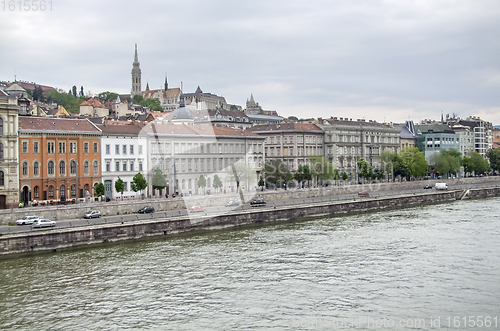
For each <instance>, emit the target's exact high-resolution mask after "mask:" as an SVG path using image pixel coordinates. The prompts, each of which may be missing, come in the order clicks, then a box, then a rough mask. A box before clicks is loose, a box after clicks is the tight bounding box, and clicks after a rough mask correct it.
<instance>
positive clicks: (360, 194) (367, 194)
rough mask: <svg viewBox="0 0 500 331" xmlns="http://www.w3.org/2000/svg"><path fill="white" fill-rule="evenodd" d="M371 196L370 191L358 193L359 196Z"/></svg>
mask: <svg viewBox="0 0 500 331" xmlns="http://www.w3.org/2000/svg"><path fill="white" fill-rule="evenodd" d="M369 196H370V194H369V193H368V192H364V191H363V192H359V193H358V197H369Z"/></svg>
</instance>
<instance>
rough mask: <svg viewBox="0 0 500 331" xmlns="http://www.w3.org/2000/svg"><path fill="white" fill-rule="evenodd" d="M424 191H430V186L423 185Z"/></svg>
mask: <svg viewBox="0 0 500 331" xmlns="http://www.w3.org/2000/svg"><path fill="white" fill-rule="evenodd" d="M424 190H432V185H425V186H424Z"/></svg>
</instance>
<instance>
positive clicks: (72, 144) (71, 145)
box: [69, 142, 76, 154]
mask: <svg viewBox="0 0 500 331" xmlns="http://www.w3.org/2000/svg"><path fill="white" fill-rule="evenodd" d="M69 149H70V151H69V152H70V153H71V154H76V142H70V143H69Z"/></svg>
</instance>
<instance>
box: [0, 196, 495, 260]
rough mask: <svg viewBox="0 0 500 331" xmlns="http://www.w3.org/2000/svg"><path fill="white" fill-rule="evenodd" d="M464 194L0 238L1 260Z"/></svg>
mask: <svg viewBox="0 0 500 331" xmlns="http://www.w3.org/2000/svg"><path fill="white" fill-rule="evenodd" d="M462 193H463V191H462V190H456V191H443V192H433V193H420V194H411V195H404V196H399V197H384V198H363V199H359V200H356V201H340V202H322V203H315V204H309V205H298V206H282V207H276V208H256V209H252V210H245V211H238V212H232V213H228V214H224V215H216V216H213V217H211V216H210V215H209V216H204V215H201V216H200V217H198V218H194V219H193V218H191V219H190V218H188V217H175V218H171V219H156V220H147V221H133V222H127V223H124V224H102V225H94V226H86V227H78V228H69V229H61V230H48V231H40V232H36V233H23V234H13V235H3V236H1V237H0V256H7V255H10V254H29V253H31V252H43V251H58V250H62V249H68V248H74V247H83V246H88V245H96V244H100V245H102V244H107V243H112V242H120V241H123V240H134V239H139V238H147V237H154V236H164V235H169V234H176V233H183V232H189V231H197V230H205V231H206V230H213V229H221V228H227V227H237V226H242V225H249V224H254V223H268V222H281V221H290V220H295V219H299V218H304V217H325V216H328V217H331V216H333V217H334V216H340V215H346V214H354V213H360V212H373V211H380V210H387V209H395V208H406V207H413V206H421V205H428V204H436V203H445V202H452V201H455V200H457V199H458V198H460V197H461V195H462ZM493 196H500V187H495V188H483V189H475V190H470V191H469V193H468V195H467V196H466V197H465V198H466V199H470V198H487V197H493Z"/></svg>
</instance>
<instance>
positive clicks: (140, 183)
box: [130, 172, 148, 192]
mask: <svg viewBox="0 0 500 331" xmlns="http://www.w3.org/2000/svg"><path fill="white" fill-rule="evenodd" d="M146 187H148V183H147V182H146V180H145V179H144V177H143V176H142V174H141V173H140V172H138V173H137V174H136V175H135V176H134V178H132V183H131V184H130V188H131V189H132V191H134V192H139V191H143V190H144V189H145V188H146Z"/></svg>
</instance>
